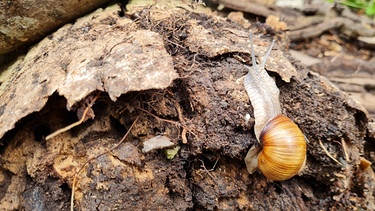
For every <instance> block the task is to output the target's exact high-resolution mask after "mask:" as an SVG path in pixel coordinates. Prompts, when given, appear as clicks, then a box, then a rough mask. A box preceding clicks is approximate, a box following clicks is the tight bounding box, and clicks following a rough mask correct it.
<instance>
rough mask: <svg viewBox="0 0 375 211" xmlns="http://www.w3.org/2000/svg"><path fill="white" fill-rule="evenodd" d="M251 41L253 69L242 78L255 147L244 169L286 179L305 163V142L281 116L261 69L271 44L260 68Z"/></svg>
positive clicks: (276, 94)
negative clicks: (248, 102) (251, 118)
mask: <svg viewBox="0 0 375 211" xmlns="http://www.w3.org/2000/svg"><path fill="white" fill-rule="evenodd" d="M250 41H251V51H252V52H251V54H252V62H253V70H251V69H250V70H249V73H248V74H247V75H246V76H245V79H244V86H245V89H246V91H247V93H248V95H249V98H250V101H251V104H252V106H253V109H254V118H255V126H254V132H255V136H256V138H257V140H258V143H260V145H261V146H260V147H256V146H255V145H254V146H253V147H252V148H251V149H250V150H249V152H248V153H247V156H246V158H245V163H246V166H247V170H248V172H249V173H250V174H252V173H253V172H254V171H255V170H256V169H257V168H259V170H260V171H261V172H262V174H263V175H264V176H266V177H267V178H268V179H270V180H274V181H282V180H287V179H289V178H291V177H293V176H295V175H296V174H298V172H300V171H302V170H303V168H304V165H305V162H306V140H305V136H304V135H303V133H302V131H301V130H300V129H299V127H298V126H297V125H296V124H295V123H294V122H293V121H292V120H291V119H289V118H288V117H286V116H284V115H282V114H281V106H280V102H279V89H278V88H277V86H276V83H275V81H274V80H273V79H272V78H271V77H270V76H269V75H268V74H267V72H266V70H265V69H264V65H265V62H266V61H267V57H268V55H269V53H270V51H271V49H272V46H273V44H274V42H272V45H271V47H270V48H269V50H268V52H267V54H266V56H265V58H264V60H263V62H262V64H261V65H260V67H258V66H257V65H256V61H255V56H254V48H253V43H252V37H251V36H250Z"/></svg>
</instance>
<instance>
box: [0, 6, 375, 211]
mask: <svg viewBox="0 0 375 211" xmlns="http://www.w3.org/2000/svg"><path fill="white" fill-rule="evenodd" d="M116 18H118V19H124V18H127V19H130V20H131V21H133V24H135V26H134V25H133V27H135V28H136V29H137V30H148V31H152V32H155V33H158V34H159V35H161V37H162V38H163V42H164V47H165V49H166V51H167V52H168V54H169V55H170V56H171V57H172V61H173V67H174V70H175V71H176V72H177V73H178V78H177V79H175V80H174V81H173V82H172V83H171V84H170V85H169V86H168V87H167V88H165V89H161V88H154V89H148V90H143V91H135V90H133V91H128V92H125V91H124V93H123V94H122V95H121V96H119V97H118V98H117V99H116V100H115V101H114V100H113V97H111V96H110V95H109V94H108V93H107V92H106V90H101V91H94V92H92V93H91V94H89V95H87V96H85V97H84V98H83V99H82V101H81V104H79V103H77V104H75V105H74V106H72V107H70V108H69V106H68V108H69V109H70V110H67V105H70V104H69V102H68V101H69V99H68V100H67V99H66V97H64V96H60V95H59V93H57V92H55V93H54V94H52V95H51V96H49V97H48V101H47V103H46V104H45V105H44V107H43V108H42V109H41V110H40V111H37V110H36V111H35V112H34V113H32V114H30V115H28V116H26V117H24V118H22V119H21V120H20V121H18V122H17V124H16V125H15V126H14V129H12V130H10V131H8V132H7V133H6V134H5V135H4V136H3V137H2V139H1V143H2V146H1V148H0V150H1V151H0V153H1V159H0V164H1V168H0V178H1V179H0V184H1V186H0V189H1V191H0V201H1V203H0V209H5V210H48V209H59V210H69V207H70V197H71V193H72V189H73V188H74V190H73V191H74V207H75V209H76V210H115V209H118V210H165V209H167V210H321V209H325V210H356V209H365V210H366V209H367V210H373V209H375V204H374V195H375V175H374V173H373V169H374V166H373V165H371V164H370V166H368V165H366V160H368V161H370V162H372V163H374V162H375V156H374V151H375V144H374V143H375V142H374V141H375V133H374V131H373V129H372V123H371V120H370V117H369V115H368V113H367V112H366V111H365V109H363V107H362V106H360V105H359V104H357V103H356V102H355V101H354V100H352V99H351V98H350V97H349V96H348V95H347V94H345V93H343V92H342V91H340V90H339V89H338V88H336V86H334V85H333V84H332V83H331V82H330V81H328V80H327V79H325V78H324V77H322V76H320V75H319V74H317V73H314V72H311V71H310V70H308V69H306V68H304V67H303V66H302V65H301V64H300V63H299V62H297V61H295V60H293V59H292V58H291V57H290V55H288V54H284V53H280V58H281V59H278V58H279V57H276V58H277V59H276V58H275V57H274V59H273V61H271V62H270V64H269V65H267V66H266V68H267V70H269V74H270V75H271V76H273V77H274V79H275V80H276V83H277V86H278V87H279V89H280V100H281V104H282V110H283V113H284V114H285V115H287V116H288V117H290V118H291V119H292V120H293V121H294V122H295V123H296V124H297V125H298V126H299V127H300V128H301V130H302V131H303V132H304V134H305V135H306V137H307V138H308V140H309V142H308V151H307V164H306V168H305V169H304V170H303V171H302V172H301V173H300V174H299V175H297V176H295V177H293V178H292V179H290V180H287V181H282V182H273V181H269V180H267V179H266V178H265V177H264V176H263V175H262V174H261V173H260V172H259V171H257V172H255V173H254V174H252V175H249V174H248V172H247V170H246V166H245V163H244V161H243V160H244V157H245V155H246V153H247V151H248V150H249V148H250V147H251V146H252V145H254V144H256V139H255V135H254V132H253V125H254V119H253V118H250V120H249V121H246V120H245V116H246V114H250V116H253V112H252V106H251V102H250V101H249V98H248V96H247V94H246V91H245V90H244V87H243V76H244V75H245V74H246V73H247V71H248V70H249V69H248V68H247V67H246V66H251V62H249V60H250V59H249V57H250V54H249V53H248V51H247V50H246V48H247V46H248V44H246V43H247V42H248V38H247V34H248V31H249V30H250V31H252V32H253V34H255V35H256V38H257V39H256V40H255V46H257V47H256V49H258V50H256V51H257V52H256V56H257V57H258V58H263V56H261V55H264V51H265V50H264V49H267V47H268V46H269V44H270V42H271V38H270V37H268V35H267V34H266V33H265V32H264V31H263V30H262V27H261V25H259V24H257V25H255V24H254V25H252V26H251V27H250V29H245V28H243V26H241V25H239V24H237V23H234V22H232V21H229V20H227V19H224V18H220V17H217V16H215V15H212V14H211V15H207V14H203V13H199V12H192V11H189V10H187V9H181V8H176V9H171V10H168V12H160V11H158V9H157V8H152V7H151V8H146V9H142V10H139V11H138V12H136V13H132V14H126V16H125V17H121V16H120V15H119V14H118V17H116ZM104 24H105V23H104ZM108 24H110V25H111V26H114V28H115V26H116V19H114V20H112V21H111V23H108ZM196 29H199V30H200V32H201V34H200V35H198V34H196ZM223 29H229V30H223ZM199 30H198V31H199ZM262 33H263V34H262ZM206 36H208V38H210V39H208V38H207V37H206ZM231 36H235V37H237V39H235V40H234V38H232V37H231ZM206 41H207V42H206ZM215 43H216V44H215ZM228 43H232V44H231V45H229V44H228ZM228 46H229V47H228ZM258 51H261V52H259V53H258ZM275 51H278V52H281V51H280V47H276V50H275ZM288 59H289V60H291V63H285V61H287V60H288ZM289 65H291V66H294V68H295V70H296V71H294V70H290V72H289V73H287V74H282V73H283V71H284V72H285V70H283V67H289ZM278 69H281V70H278ZM284 69H285V68H284ZM286 69H288V68H286ZM288 70H289V69H288ZM279 71H280V72H279ZM288 74H289V76H286V75H288ZM125 90H126V89H125ZM97 95H98V96H99V98H98V99H97V100H96V101H95V102H93V103H94V105H93V106H92V108H91V109H92V111H93V113H91V117H92V119H88V120H86V121H85V122H83V123H82V124H80V125H79V126H77V127H74V128H72V129H70V130H68V131H66V132H63V133H61V134H59V135H57V136H55V137H53V138H52V139H49V140H45V137H46V136H47V135H49V134H50V133H51V132H53V131H56V130H58V129H60V128H63V127H65V126H67V125H69V124H71V123H74V122H76V121H78V120H79V118H80V117H81V116H82V113H80V112H78V111H79V110H82V108H87V107H89V106H90V105H88V104H87V102H91V101H92V99H93V98H92V96H97ZM82 102H84V103H82ZM77 114H78V117H77ZM126 133H128V135H127V136H125V141H124V142H123V143H121V144H120V145H119V146H118V147H116V148H114V149H112V150H110V151H108V149H111V148H113V147H114V146H117V144H118V143H119V141H120V140H121V139H122V138H123V137H124V135H125V134H126ZM157 135H163V136H166V137H169V138H170V140H171V141H172V142H173V143H174V144H175V146H180V147H181V148H180V150H179V151H178V152H177V154H176V155H175V156H174V157H173V158H171V159H170V158H167V156H166V155H165V149H155V150H152V151H151V152H149V153H143V152H142V148H143V144H142V143H143V142H144V141H145V140H148V139H150V138H152V137H155V136H157ZM98 155H100V156H98ZM330 156H331V157H333V158H334V159H336V160H338V162H335V161H334V160H333V159H332V158H331V157H330ZM81 168H82V170H81V171H79V170H80V169H81ZM75 179H76V183H74V181H75Z"/></svg>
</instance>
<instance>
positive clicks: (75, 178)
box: [70, 114, 139, 211]
mask: <svg viewBox="0 0 375 211" xmlns="http://www.w3.org/2000/svg"><path fill="white" fill-rule="evenodd" d="M84 115H85V114H84ZM84 115H83V116H84ZM138 119H139V117H137V118H136V119H135V120H134V122H133V124H132V125H131V126H130V128H129V130H128V131H127V132H126V134H125V135H124V136H123V137H122V139H121V140H120V141H119V142H118V143H117V144H116V145H115V146H113V147H111V148H110V149H108V150H106V151H105V152H102V153H100V154H98V155H96V156H94V157H92V158H90V159H88V160H87V161H86V162H85V163H84V164H83V165H82V166H81V168H79V170H78V171H77V173H76V174H75V175H74V179H73V184H72V194H71V198H70V210H71V211H74V190H75V186H76V181H77V176H78V175H79V174H80V173H81V171H82V170H83V168H84V167H85V166H86V165H87V164H88V163H89V162H90V161H92V160H94V159H97V158H98V157H100V156H102V155H104V154H106V153H108V152H110V151H112V150H114V149H116V148H117V147H118V146H120V144H122V142H124V140H125V139H126V137H127V136H128V135H129V133H130V131H131V130H132V128H133V126H134V125H135V123H136V122H137V120H138Z"/></svg>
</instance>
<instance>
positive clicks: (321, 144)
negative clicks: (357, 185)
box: [319, 139, 342, 166]
mask: <svg viewBox="0 0 375 211" xmlns="http://www.w3.org/2000/svg"><path fill="white" fill-rule="evenodd" d="M319 144H320V146H321V147H322V148H323V151H324V152H325V153H326V154H327V155H328V157H330V158H331V159H332V160H334V161H335V162H336V163H338V164H339V165H340V166H342V163H340V162H339V161H338V160H336V158H334V157H333V156H332V155H331V154H330V153H329V152H328V150H327V149H326V148H325V147H324V145H323V143H322V141H321V140H320V139H319Z"/></svg>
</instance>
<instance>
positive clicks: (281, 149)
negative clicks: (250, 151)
mask: <svg viewBox="0 0 375 211" xmlns="http://www.w3.org/2000/svg"><path fill="white" fill-rule="evenodd" d="M260 140H261V143H262V148H263V149H262V150H261V151H260V153H259V155H258V168H259V170H260V171H261V172H262V173H263V175H264V176H266V177H267V178H268V179H270V180H274V181H281V180H287V179H289V178H291V177H293V176H294V175H296V174H297V173H298V172H300V171H301V170H302V169H303V167H304V165H305V162H306V141H305V137H304V135H303V133H302V131H301V130H300V129H299V128H298V126H297V125H296V124H295V123H293V122H292V121H291V120H290V119H289V118H288V117H286V116H283V115H278V116H276V117H274V118H273V119H271V120H270V121H269V122H268V123H267V124H266V125H265V127H264V128H263V130H262V132H261V134H260Z"/></svg>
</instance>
